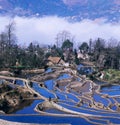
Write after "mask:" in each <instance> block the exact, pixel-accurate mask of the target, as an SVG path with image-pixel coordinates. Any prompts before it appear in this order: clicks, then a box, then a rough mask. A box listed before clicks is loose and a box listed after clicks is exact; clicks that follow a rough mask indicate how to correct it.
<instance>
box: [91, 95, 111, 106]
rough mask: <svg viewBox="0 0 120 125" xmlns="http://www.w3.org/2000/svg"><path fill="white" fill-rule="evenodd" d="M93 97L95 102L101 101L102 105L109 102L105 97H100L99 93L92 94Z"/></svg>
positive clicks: (106, 104)
mask: <svg viewBox="0 0 120 125" xmlns="http://www.w3.org/2000/svg"><path fill="white" fill-rule="evenodd" d="M93 98H94V100H95V101H96V102H101V103H102V104H104V106H106V107H107V106H108V104H109V101H108V100H107V99H105V98H102V97H101V96H100V95H99V94H96V93H95V94H94V95H93Z"/></svg>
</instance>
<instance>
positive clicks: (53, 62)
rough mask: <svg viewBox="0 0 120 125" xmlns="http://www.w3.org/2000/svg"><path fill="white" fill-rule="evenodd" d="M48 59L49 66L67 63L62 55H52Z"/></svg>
mask: <svg viewBox="0 0 120 125" xmlns="http://www.w3.org/2000/svg"><path fill="white" fill-rule="evenodd" d="M47 60H48V63H47V65H48V66H52V65H64V64H65V62H64V61H63V60H62V59H61V57H52V56H49V57H48V59H47Z"/></svg>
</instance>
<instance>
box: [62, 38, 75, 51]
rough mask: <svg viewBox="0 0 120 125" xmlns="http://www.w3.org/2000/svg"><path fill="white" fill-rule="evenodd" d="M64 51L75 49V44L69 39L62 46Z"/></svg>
mask: <svg viewBox="0 0 120 125" xmlns="http://www.w3.org/2000/svg"><path fill="white" fill-rule="evenodd" d="M62 49H65V50H67V49H69V50H70V49H73V43H72V42H71V41H70V40H69V39H67V40H65V41H64V42H63V44H62Z"/></svg>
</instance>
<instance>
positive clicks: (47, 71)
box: [45, 68, 53, 73]
mask: <svg viewBox="0 0 120 125" xmlns="http://www.w3.org/2000/svg"><path fill="white" fill-rule="evenodd" d="M52 71H53V70H52V69H51V68H48V69H47V70H46V71H45V73H51V72H52Z"/></svg>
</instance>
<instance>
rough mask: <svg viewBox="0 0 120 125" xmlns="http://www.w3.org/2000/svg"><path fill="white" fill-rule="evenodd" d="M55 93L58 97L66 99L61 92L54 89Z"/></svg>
mask: <svg viewBox="0 0 120 125" xmlns="http://www.w3.org/2000/svg"><path fill="white" fill-rule="evenodd" d="M55 94H56V96H57V97H58V99H61V100H66V96H65V95H64V94H63V93H62V92H59V91H56V92H55Z"/></svg>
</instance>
